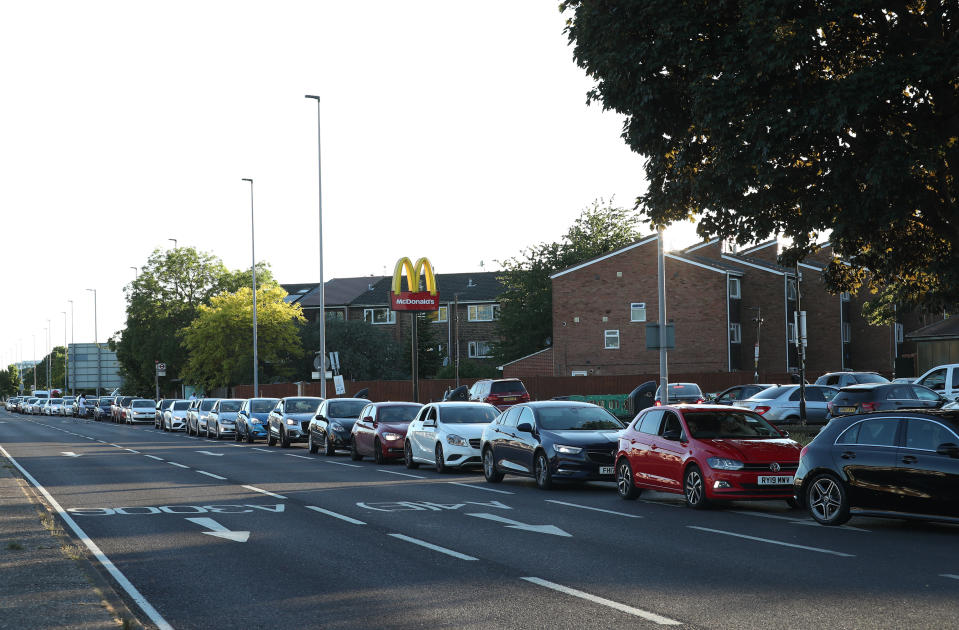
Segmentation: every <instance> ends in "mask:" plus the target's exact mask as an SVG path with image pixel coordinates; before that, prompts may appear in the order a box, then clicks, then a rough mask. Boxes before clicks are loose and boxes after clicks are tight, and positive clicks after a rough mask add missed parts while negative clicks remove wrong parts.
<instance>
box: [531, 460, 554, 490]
mask: <svg viewBox="0 0 959 630" xmlns="http://www.w3.org/2000/svg"><path fill="white" fill-rule="evenodd" d="M533 474H534V475H536V486H537V487H538V488H539V489H540V490H549V489H550V488H552V487H553V474H552V473H551V472H550V470H549V460H548V459H546V453H543V452H540V453H538V454H537V455H536V459H535V460H534V462H533Z"/></svg>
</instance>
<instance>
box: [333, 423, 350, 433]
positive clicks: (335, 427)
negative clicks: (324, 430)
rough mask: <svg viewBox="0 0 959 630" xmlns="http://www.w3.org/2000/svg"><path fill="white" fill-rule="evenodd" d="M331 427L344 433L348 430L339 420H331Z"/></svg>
mask: <svg viewBox="0 0 959 630" xmlns="http://www.w3.org/2000/svg"><path fill="white" fill-rule="evenodd" d="M330 428H331V429H333V430H334V431H336V432H337V433H343V432H345V431H346V429H345V428H343V425H342V424H340V423H339V422H331V423H330Z"/></svg>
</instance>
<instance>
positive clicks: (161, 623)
mask: <svg viewBox="0 0 959 630" xmlns="http://www.w3.org/2000/svg"><path fill="white" fill-rule="evenodd" d="M0 453H3V455H4V457H6V458H7V459H9V460H10V463H11V464H13V465H14V466H16V467H17V468H18V469H19V470H20V472H21V473H23V476H24V477H26V479H27V481H29V482H30V483H32V484H33V486H34V487H35V488H36V489H37V490H39V491H40V493H41V494H42V495H43V496H44V497H45V498H46V500H47V501H49V502H50V506H51V507H52V508H53V509H54V510H56V511H57V514H59V515H60V518H62V519H63V521H64V522H65V523H66V524H67V525H69V526H70V529H72V530H73V533H75V534H76V535H77V538H79V539H80V541H81V542H83V544H84V545H86V547H87V549H89V550H90V553H92V554H93V556H94V557H95V558H96V559H97V560H98V561H99V562H100V564H101V565H103V568H104V569H106V570H107V571H108V572H109V573H110V575H112V576H113V579H115V580H116V581H117V583H118V584H119V585H120V587H121V588H122V589H123V590H124V591H126V592H127V595H129V596H130V597H131V598H132V599H133V601H134V602H136V604H137V605H138V606H139V607H140V609H141V610H143V612H144V613H145V614H146V616H147V617H149V618H150V621H152V622H153V623H155V624H156V625H157V627H158V628H161V629H162V630H173V626H171V625H170V624H169V623H168V622H167V620H166V619H164V618H163V617H162V616H161V615H160V613H159V612H157V610H156V608H154V607H153V605H152V604H150V602H148V601H147V599H146V598H145V597H144V596H143V595H142V594H141V593H140V591H138V590H137V588H136V587H135V586H133V584H132V583H131V582H130V580H128V579H127V577H126V576H125V575H123V573H122V572H121V571H120V569H118V568H117V567H116V565H114V564H113V561H111V560H110V558H108V557H107V556H106V554H104V553H103V552H102V551H100V548H99V547H98V546H97V544H96V543H95V542H93V540H91V539H90V537H89V536H87V534H86V532H84V531H83V530H82V529H81V528H80V526H79V525H77V524H76V521H74V520H73V518H72V517H71V516H70V515H69V514H67V513H66V512H65V511H64V509H63V508H62V507H60V504H59V503H58V502H57V500H56V499H54V498H53V496H52V495H51V494H50V493H49V492H47V489H46V488H44V487H43V486H41V485H40V482H38V481H37V480H36V479H34V478H33V475H31V474H30V473H28V472H27V471H26V469H25V468H24V467H23V466H21V465H20V464H19V463H18V462H17V460H15V459H13V457H11V456H10V453H8V452H7V451H6V450H5V449H4V448H3V447H2V446H0Z"/></svg>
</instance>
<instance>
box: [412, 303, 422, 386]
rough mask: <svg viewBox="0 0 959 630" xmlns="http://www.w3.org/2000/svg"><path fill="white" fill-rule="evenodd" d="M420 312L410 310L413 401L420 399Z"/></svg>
mask: <svg viewBox="0 0 959 630" xmlns="http://www.w3.org/2000/svg"><path fill="white" fill-rule="evenodd" d="M418 315H419V313H417V312H416V311H410V338H411V340H412V341H411V342H412V345H413V347H412V352H413V402H419V401H420V356H419V355H420V353H419V343H418V342H417V339H416V337H417V334H416V333H417V330H416V320H418V319H419V317H418Z"/></svg>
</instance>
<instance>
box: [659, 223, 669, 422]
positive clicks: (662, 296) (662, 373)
mask: <svg viewBox="0 0 959 630" xmlns="http://www.w3.org/2000/svg"><path fill="white" fill-rule="evenodd" d="M657 233H658V237H659V238H657V239H656V271H657V273H656V276H657V277H656V292H657V294H658V297H659V304H658V306H659V387H660V390H659V391H661V392H662V394H660V400H661V401H662V404H664V405H666V404H669V370H668V366H667V361H666V258H665V255H664V253H663V228H662V227H659V228H658V229H657Z"/></svg>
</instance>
